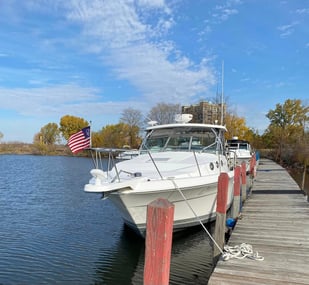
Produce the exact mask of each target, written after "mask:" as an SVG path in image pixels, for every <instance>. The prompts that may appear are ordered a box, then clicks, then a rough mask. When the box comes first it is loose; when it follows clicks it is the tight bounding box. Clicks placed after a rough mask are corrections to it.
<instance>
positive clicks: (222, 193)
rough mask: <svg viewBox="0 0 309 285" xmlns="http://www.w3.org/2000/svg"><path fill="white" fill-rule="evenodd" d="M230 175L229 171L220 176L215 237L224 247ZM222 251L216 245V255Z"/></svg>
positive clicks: (220, 245) (221, 246) (219, 244)
mask: <svg viewBox="0 0 309 285" xmlns="http://www.w3.org/2000/svg"><path fill="white" fill-rule="evenodd" d="M228 186H229V176H228V174H227V173H221V174H220V176H219V178H218V194H217V210H216V212H217V213H216V215H217V216H216V225H215V235H214V239H215V241H216V243H217V245H218V246H219V247H220V248H221V250H222V249H223V247H224V242H225V223H226V205H227V198H228ZM220 253H221V251H220V249H219V248H218V247H217V246H216V245H215V246H214V257H216V256H218V255H219V254H220Z"/></svg>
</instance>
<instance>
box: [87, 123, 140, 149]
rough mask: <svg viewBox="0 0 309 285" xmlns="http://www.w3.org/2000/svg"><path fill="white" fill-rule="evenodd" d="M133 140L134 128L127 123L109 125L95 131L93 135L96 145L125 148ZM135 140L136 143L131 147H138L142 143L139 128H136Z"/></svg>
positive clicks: (93, 141)
mask: <svg viewBox="0 0 309 285" xmlns="http://www.w3.org/2000/svg"><path fill="white" fill-rule="evenodd" d="M131 140H132V128H131V127H130V126H129V125H127V124H125V123H119V124H116V125H107V126H105V127H103V128H102V130H101V131H99V132H94V133H93V135H92V145H93V146H94V147H114V148H123V147H124V146H126V145H130V141H131ZM133 141H134V144H133V145H130V147H132V148H137V147H138V146H139V144H140V139H139V137H138V129H136V132H135V135H134V139H133Z"/></svg>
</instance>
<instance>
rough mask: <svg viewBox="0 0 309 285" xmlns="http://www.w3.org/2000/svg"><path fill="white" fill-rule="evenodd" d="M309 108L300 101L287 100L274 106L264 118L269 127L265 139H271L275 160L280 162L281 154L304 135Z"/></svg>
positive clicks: (287, 150) (286, 151)
mask: <svg viewBox="0 0 309 285" xmlns="http://www.w3.org/2000/svg"><path fill="white" fill-rule="evenodd" d="M308 111H309V107H308V106H304V105H303V103H302V101H301V100H298V99H294V100H291V99H288V100H286V101H285V102H284V104H276V108H275V109H274V110H270V111H269V112H268V113H267V114H266V117H267V118H268V119H269V120H270V125H269V126H268V128H267V130H266V131H265V135H264V136H265V138H268V139H269V138H271V141H272V142H273V147H275V148H276V149H277V154H276V159H277V160H278V161H280V162H281V161H282V159H283V157H282V154H283V152H284V151H285V153H288V152H289V151H290V150H291V147H293V146H295V145H296V144H297V142H298V141H299V139H300V138H303V137H304V135H305V124H306V122H308V119H309V118H308Z"/></svg>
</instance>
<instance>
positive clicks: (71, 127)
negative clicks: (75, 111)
mask: <svg viewBox="0 0 309 285" xmlns="http://www.w3.org/2000/svg"><path fill="white" fill-rule="evenodd" d="M87 126H89V123H88V121H86V120H85V119H83V118H79V117H75V116H70V115H65V116H63V117H62V118H61V119H60V128H59V130H60V132H61V133H62V136H63V137H64V138H65V139H66V140H68V139H69V137H70V136H71V135H72V134H74V133H77V132H79V131H80V130H81V129H83V128H85V127H87Z"/></svg>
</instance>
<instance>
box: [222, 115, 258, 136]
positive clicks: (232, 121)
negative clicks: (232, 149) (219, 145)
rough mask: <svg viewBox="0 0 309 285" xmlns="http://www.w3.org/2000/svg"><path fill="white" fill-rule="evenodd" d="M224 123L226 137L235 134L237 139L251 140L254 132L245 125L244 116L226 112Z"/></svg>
mask: <svg viewBox="0 0 309 285" xmlns="http://www.w3.org/2000/svg"><path fill="white" fill-rule="evenodd" d="M225 125H226V128H227V134H226V139H231V138H232V137H234V136H237V137H239V139H242V140H248V141H250V142H251V141H252V139H253V136H254V132H253V131H252V130H251V129H250V128H248V127H247V126H246V120H245V118H243V117H238V116H236V115H234V114H232V113H227V114H226V115H225Z"/></svg>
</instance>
